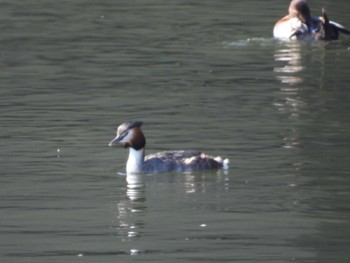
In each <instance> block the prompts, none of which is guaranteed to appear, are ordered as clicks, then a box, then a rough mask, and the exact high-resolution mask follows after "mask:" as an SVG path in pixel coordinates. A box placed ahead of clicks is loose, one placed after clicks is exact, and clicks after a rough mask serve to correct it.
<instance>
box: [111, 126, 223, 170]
mask: <svg viewBox="0 0 350 263" xmlns="http://www.w3.org/2000/svg"><path fill="white" fill-rule="evenodd" d="M141 125H142V122H140V121H135V122H125V123H123V124H121V125H120V126H119V127H118V130H117V136H116V137H115V138H114V139H113V140H112V141H111V142H110V143H109V146H113V145H115V144H118V143H121V144H123V145H124V147H125V148H129V158H128V161H127V164H126V172H127V173H128V174H130V173H152V174H153V173H164V172H192V171H202V170H208V169H227V168H228V163H229V161H228V159H225V160H223V159H222V158H221V157H215V158H214V157H212V156H209V155H207V154H205V153H202V152H196V151H164V152H158V153H155V154H150V155H147V156H145V145H146V139H145V136H144V134H143V132H142V130H141Z"/></svg>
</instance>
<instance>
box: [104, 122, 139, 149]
mask: <svg viewBox="0 0 350 263" xmlns="http://www.w3.org/2000/svg"><path fill="white" fill-rule="evenodd" d="M142 124H143V123H142V121H127V122H124V123H123V124H121V125H120V126H119V127H118V129H117V134H116V137H115V138H114V139H113V140H112V141H111V142H110V143H109V144H108V146H113V145H116V144H123V145H124V147H125V148H129V147H131V148H133V149H135V150H141V149H143V148H144V147H145V145H146V139H145V136H144V135H143V133H142V130H141V126H142Z"/></svg>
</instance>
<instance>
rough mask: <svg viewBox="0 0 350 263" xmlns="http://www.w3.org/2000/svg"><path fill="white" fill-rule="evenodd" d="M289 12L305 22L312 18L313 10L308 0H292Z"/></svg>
mask: <svg viewBox="0 0 350 263" xmlns="http://www.w3.org/2000/svg"><path fill="white" fill-rule="evenodd" d="M288 12H289V15H290V16H291V17H296V18H298V19H299V20H300V21H302V22H304V23H306V22H307V21H308V20H310V19H311V11H310V8H309V6H308V4H307V3H306V0H292V2H290V5H289V9H288Z"/></svg>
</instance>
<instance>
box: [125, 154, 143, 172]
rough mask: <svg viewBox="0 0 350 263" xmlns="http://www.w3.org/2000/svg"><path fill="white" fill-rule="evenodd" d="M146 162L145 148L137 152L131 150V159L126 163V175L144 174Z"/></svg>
mask: <svg viewBox="0 0 350 263" xmlns="http://www.w3.org/2000/svg"><path fill="white" fill-rule="evenodd" d="M144 161H145V148H142V149H140V150H135V149H133V148H132V147H130V148H129V158H128V162H127V163H126V173H127V174H130V173H142V167H143V163H144Z"/></svg>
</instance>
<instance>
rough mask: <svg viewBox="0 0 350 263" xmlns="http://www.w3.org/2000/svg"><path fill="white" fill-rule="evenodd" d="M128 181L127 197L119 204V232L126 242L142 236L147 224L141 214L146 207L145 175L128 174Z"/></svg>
mask: <svg viewBox="0 0 350 263" xmlns="http://www.w3.org/2000/svg"><path fill="white" fill-rule="evenodd" d="M126 181H127V189H126V199H124V200H121V201H119V202H118V204H117V210H118V211H117V220H118V222H117V230H118V231H117V234H118V236H121V240H122V241H124V242H126V241H131V240H132V239H134V238H136V237H138V236H140V232H141V231H142V229H143V228H144V225H145V223H144V221H143V217H142V216H141V215H142V213H143V212H144V211H145V209H146V203H145V201H146V197H145V187H144V175H142V174H131V175H127V177H126Z"/></svg>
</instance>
